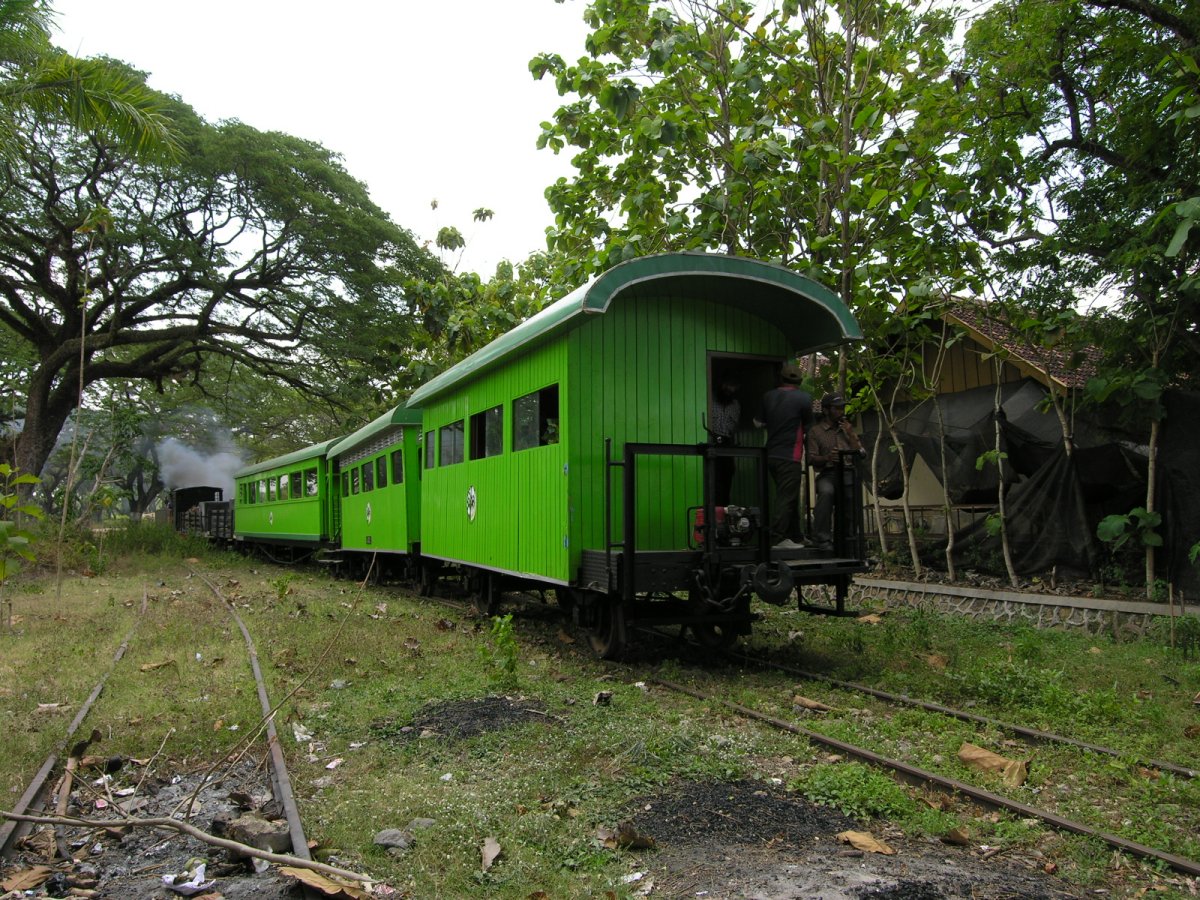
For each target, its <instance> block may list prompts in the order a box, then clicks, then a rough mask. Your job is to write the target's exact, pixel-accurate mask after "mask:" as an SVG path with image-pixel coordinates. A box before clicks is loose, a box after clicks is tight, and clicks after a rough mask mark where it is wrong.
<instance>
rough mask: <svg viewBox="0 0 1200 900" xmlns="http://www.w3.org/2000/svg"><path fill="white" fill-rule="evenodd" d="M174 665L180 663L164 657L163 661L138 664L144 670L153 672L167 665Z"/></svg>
mask: <svg viewBox="0 0 1200 900" xmlns="http://www.w3.org/2000/svg"><path fill="white" fill-rule="evenodd" d="M174 665H178V663H176V662H175V660H173V659H164V660H163V661H162V662H156V663H146V664H144V665H141V666H138V668H139V669H140V670H141V671H142V672H153V671H154V670H155V669H161V668H164V667H165V666H174Z"/></svg>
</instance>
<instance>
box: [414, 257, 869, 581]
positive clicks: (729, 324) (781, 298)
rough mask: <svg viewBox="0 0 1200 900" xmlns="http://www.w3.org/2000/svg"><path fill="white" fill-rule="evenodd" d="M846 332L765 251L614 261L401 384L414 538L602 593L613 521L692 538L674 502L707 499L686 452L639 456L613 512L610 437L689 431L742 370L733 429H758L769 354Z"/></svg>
mask: <svg viewBox="0 0 1200 900" xmlns="http://www.w3.org/2000/svg"><path fill="white" fill-rule="evenodd" d="M858 338H861V334H860V333H859V330H858V326H857V323H855V321H854V319H853V318H852V316H851V315H850V313H849V311H848V310H847V309H846V307H845V305H844V304H842V303H841V301H840V300H839V299H838V298H837V297H836V296H835V295H834V294H832V293H831V292H830V291H828V290H826V289H825V288H823V287H821V286H820V285H818V284H816V283H815V282H813V281H811V280H809V279H807V278H804V277H803V276H800V275H797V274H796V273H794V272H791V271H790V270H788V269H785V268H783V267H780V266H776V265H772V264H768V263H762V262H757V261H754V260H750V259H745V258H740V257H731V256H718V255H710V254H694V253H681V254H665V255H661V256H652V257H644V258H640V259H635V260H631V261H629V262H627V263H623V264H621V265H619V266H617V267H615V268H613V269H611V270H609V271H608V272H606V273H604V274H603V275H601V276H600V277H598V278H596V279H594V280H593V281H591V282H590V283H588V284H586V285H584V286H582V287H580V288H579V289H577V290H576V291H574V292H573V293H571V294H569V295H568V296H566V297H564V298H562V299H561V300H559V301H557V302H556V303H554V304H552V305H551V306H549V307H547V308H545V309H543V310H542V311H541V312H539V313H538V314H537V315H535V316H533V317H532V318H530V319H529V320H527V321H526V322H524V323H522V324H521V325H519V326H517V327H516V328H514V329H513V330H512V331H510V332H508V333H507V334H505V335H503V336H502V337H500V338H498V339H497V340H495V341H493V342H492V343H491V344H489V345H487V346H486V347H484V348H483V349H481V350H479V351H478V352H476V353H475V354H473V355H472V356H470V357H468V358H467V359H465V360H464V361H462V362H461V363H459V364H458V365H456V366H454V367H453V368H451V369H449V370H447V371H446V372H444V373H442V374H441V375H440V376H438V377H437V378H434V379H433V380H432V381H430V382H429V383H427V384H426V385H424V386H423V387H421V388H420V389H418V390H417V391H416V392H415V393H414V394H413V395H412V397H411V398H410V400H409V402H408V406H409V407H410V408H413V409H418V408H419V409H421V410H422V411H423V415H424V423H423V426H422V427H423V429H424V434H423V448H422V460H421V465H422V476H423V493H424V496H423V498H422V509H421V538H422V540H421V549H422V553H423V554H424V555H426V556H428V557H431V558H434V559H438V560H443V561H446V562H450V563H457V564H461V565H466V566H467V567H470V568H471V569H474V570H477V571H482V572H492V573H499V574H501V575H507V576H517V577H519V578H521V579H526V580H530V581H534V582H537V583H539V584H545V585H560V586H564V587H567V588H574V589H580V590H586V591H592V592H600V593H602V594H611V593H613V592H617V591H619V585H618V584H617V583H616V581H617V579H616V577H615V576H614V574H613V571H612V570H611V568H610V569H609V570H608V571H605V570H601V571H600V572H599V573H597V572H596V571H594V566H591V567H590V563H589V560H590V562H591V563H595V561H596V559H597V558H599V557H605V558H606V559H607V560H609V561H611V559H612V556H613V552H614V551H613V548H614V547H616V548H617V553H618V554H619V553H620V552H624V551H625V550H626V549H628V548H622V547H621V546H620V544H621V541H622V540H623V539H624V535H623V533H622V531H623V525H622V523H626V522H628V523H633V524H635V526H636V534H637V539H636V550H637V551H638V552H643V551H645V552H647V553H655V552H663V553H677V554H678V553H686V552H688V551H689V550H693V551H694V549H695V545H694V542H693V541H692V536H693V535H694V529H695V526H694V520H693V518H692V517H691V516H690V515H689V510H690V511H691V512H692V514H694V511H695V509H696V507H698V506H701V505H702V504H703V503H704V501H705V498H704V475H703V471H704V468H703V467H704V463H703V459H702V457H701V456H697V455H694V454H693V455H687V453H683V452H681V455H669V454H664V455H650V456H644V457H639V458H638V459H637V461H636V463H635V465H636V466H637V471H636V486H637V487H636V493H635V495H634V504H633V505H634V506H635V510H634V511H633V513H632V516H631V518H630V519H628V520H626V519H625V518H624V509H623V503H624V501H623V499H622V497H623V491H622V485H623V483H624V481H625V475H627V474H628V472H626V471H622V470H620V469H618V468H615V467H614V466H613V465H611V464H610V463H611V461H613V460H620V459H621V458H622V454H623V453H624V450H625V448H626V445H630V446H632V445H634V444H647V443H649V444H669V445H675V446H678V447H680V448H683V449H684V450H686V449H687V448H688V447H691V448H693V449H694V448H695V447H696V446H697V445H701V444H704V443H705V442H706V440H707V437H706V431H705V416H706V413H707V410H708V408H709V405H710V398H711V397H712V392H713V387H714V384H715V381H714V379H719V378H722V377H726V376H730V377H734V378H736V379H737V380H738V382H739V383H740V385H741V397H742V405H743V411H744V412H743V420H742V427H743V431H744V434H743V435H742V438H743V441H744V443H746V444H753V443H755V442H757V443H759V444H761V442H762V439H761V437H760V436H759V435H758V433H757V431H756V430H755V429H754V428H753V425H752V424H751V421H750V420H751V416H752V415H753V414H754V412H755V411H756V406H757V400H758V398H759V397H761V395H762V393H763V392H764V391H766V390H767V389H769V388H771V387H773V386H774V384H775V379H776V377H777V374H778V371H779V365H780V363H781V362H782V361H783V360H785V359H792V358H794V357H795V356H797V355H799V354H804V353H810V352H812V351H814V350H817V349H820V348H824V347H829V346H833V345H836V344H841V343H844V342H846V341H848V340H853V339H858ZM755 464H756V460H747V461H745V464H743V462H742V461H739V464H738V465H739V468H738V474H737V479H736V481H735V489H734V493H735V495H739V494H740V495H741V496H740V497H738V496H735V502H736V501H738V500H740V501H741V502H744V503H748V504H749V503H752V502H756V501H757V500H758V499H759V498H760V497H761V487H762V486H763V485H765V484H766V479H765V474H762V473H759V472H757V471H755ZM614 480H615V487H614ZM685 561H686V560H685ZM680 587H683V586H682V585H680ZM668 589H674V588H671V587H670V586H668ZM640 590H642V589H639V591H640ZM626 594H628V592H626ZM632 599H633V598H632V597H630V596H628V595H627V596H625V597H624V601H625V602H628V601H630V600H632Z"/></svg>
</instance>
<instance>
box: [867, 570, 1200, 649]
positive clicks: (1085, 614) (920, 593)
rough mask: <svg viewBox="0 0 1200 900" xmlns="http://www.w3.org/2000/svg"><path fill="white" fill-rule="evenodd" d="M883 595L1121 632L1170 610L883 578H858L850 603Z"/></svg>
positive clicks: (977, 613) (1138, 631) (893, 600)
mask: <svg viewBox="0 0 1200 900" xmlns="http://www.w3.org/2000/svg"><path fill="white" fill-rule="evenodd" d="M878 601H884V602H886V603H887V604H888V605H889V606H912V607H924V608H932V609H937V610H939V611H941V612H950V613H956V614H959V615H964V616H970V617H971V618H977V619H978V618H986V619H992V620H994V621H998V622H1014V623H1015V622H1023V623H1026V624H1028V625H1033V626H1035V627H1038V628H1073V629H1081V630H1084V631H1088V632H1091V633H1093V634H1100V633H1109V634H1113V635H1118V636H1119V635H1129V636H1133V635H1143V634H1145V633H1146V631H1147V630H1148V629H1149V628H1150V627H1151V626H1152V625H1153V624H1154V623H1155V622H1157V621H1158V620H1159V619H1161V618H1163V617H1165V616H1167V615H1169V614H1170V613H1171V609H1170V608H1169V607H1168V605H1167V604H1165V603H1138V602H1134V601H1130V600H1107V599H1104V598H1101V597H1063V596H1058V595H1057V594H1036V593H1024V592H1021V591H1001V590H989V589H986V588H973V587H967V586H959V585H945V584H923V583H915V582H908V581H891V580H888V579H884V578H868V577H859V578H856V579H854V583H853V584H852V585H851V587H850V595H849V598H848V600H847V606H848V607H850V608H851V609H855V608H861V607H863V606H867V605H870V604H871V603H872V602H878ZM1174 612H1175V615H1181V614H1186V615H1197V614H1198V613H1200V609H1198V608H1197V607H1196V606H1195V605H1194V604H1193V605H1191V606H1189V607H1187V608H1184V609H1181V608H1180V605H1179V604H1178V603H1177V604H1175V608H1174Z"/></svg>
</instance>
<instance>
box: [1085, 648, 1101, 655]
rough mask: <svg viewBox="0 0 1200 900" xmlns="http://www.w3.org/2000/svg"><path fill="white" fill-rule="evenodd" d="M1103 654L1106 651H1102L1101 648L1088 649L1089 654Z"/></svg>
mask: <svg viewBox="0 0 1200 900" xmlns="http://www.w3.org/2000/svg"><path fill="white" fill-rule="evenodd" d="M1103 652H1104V651H1103V650H1101V649H1100V648H1099V647H1089V648H1088V653H1095V654H1101V653H1103Z"/></svg>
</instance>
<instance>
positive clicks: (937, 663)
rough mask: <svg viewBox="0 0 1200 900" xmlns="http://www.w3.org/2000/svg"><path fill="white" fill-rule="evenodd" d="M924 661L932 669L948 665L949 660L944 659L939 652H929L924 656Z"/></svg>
mask: <svg viewBox="0 0 1200 900" xmlns="http://www.w3.org/2000/svg"><path fill="white" fill-rule="evenodd" d="M925 662H926V663H928V665H929V667H930V668H932V669H944V668H946V666H948V665H950V660H948V659H946V657H944V656H942V654H940V653H930V654H929V655H928V656H926V657H925Z"/></svg>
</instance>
